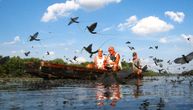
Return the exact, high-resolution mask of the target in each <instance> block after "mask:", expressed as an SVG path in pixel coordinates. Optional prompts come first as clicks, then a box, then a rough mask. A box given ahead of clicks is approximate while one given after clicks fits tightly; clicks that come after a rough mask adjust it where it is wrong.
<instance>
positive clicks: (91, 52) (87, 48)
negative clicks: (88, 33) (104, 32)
mask: <svg viewBox="0 0 193 110" xmlns="http://www.w3.org/2000/svg"><path fill="white" fill-rule="evenodd" d="M83 49H85V50H86V51H87V52H88V53H89V54H90V58H91V57H92V55H93V54H95V53H97V52H98V50H96V51H94V52H93V51H92V44H90V45H89V46H88V47H83Z"/></svg>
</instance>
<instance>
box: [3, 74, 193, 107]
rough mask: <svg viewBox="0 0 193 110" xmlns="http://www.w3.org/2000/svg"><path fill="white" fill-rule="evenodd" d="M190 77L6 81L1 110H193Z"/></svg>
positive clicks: (192, 89) (192, 86) (192, 88)
mask: <svg viewBox="0 0 193 110" xmlns="http://www.w3.org/2000/svg"><path fill="white" fill-rule="evenodd" d="M192 79H193V78H191V77H177V76H173V77H166V76H164V77H144V78H143V79H128V80H126V83H125V84H116V83H112V84H107V85H106V84H103V83H100V82H97V81H83V80H40V81H14V82H12V81H8V82H1V84H0V110H98V109H100V110H129V109H130V110H193V84H192V85H191V83H190V81H191V80H192Z"/></svg>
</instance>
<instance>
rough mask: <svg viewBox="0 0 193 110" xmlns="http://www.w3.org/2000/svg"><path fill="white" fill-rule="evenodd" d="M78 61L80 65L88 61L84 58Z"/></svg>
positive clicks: (79, 58)
mask: <svg viewBox="0 0 193 110" xmlns="http://www.w3.org/2000/svg"><path fill="white" fill-rule="evenodd" d="M76 60H77V61H78V62H79V63H84V62H86V61H87V60H86V59H85V58H84V57H78V58H77V59H76Z"/></svg>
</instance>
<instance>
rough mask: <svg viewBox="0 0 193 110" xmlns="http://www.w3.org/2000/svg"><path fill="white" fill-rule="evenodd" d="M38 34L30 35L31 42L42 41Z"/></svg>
mask: <svg viewBox="0 0 193 110" xmlns="http://www.w3.org/2000/svg"><path fill="white" fill-rule="evenodd" d="M38 34H39V33H38V32H36V33H35V34H34V35H30V40H29V41H30V42H31V41H40V39H37V37H38Z"/></svg>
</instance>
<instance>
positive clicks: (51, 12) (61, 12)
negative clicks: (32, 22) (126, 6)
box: [41, 0, 121, 22]
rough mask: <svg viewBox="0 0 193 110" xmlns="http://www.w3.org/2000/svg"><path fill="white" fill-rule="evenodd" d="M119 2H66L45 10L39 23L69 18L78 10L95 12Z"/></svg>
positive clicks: (76, 0)
mask: <svg viewBox="0 0 193 110" xmlns="http://www.w3.org/2000/svg"><path fill="white" fill-rule="evenodd" d="M119 2H121V0H67V1H66V2H65V3H55V4H53V5H50V6H49V7H48V8H47V11H46V12H45V13H44V15H43V17H42V19H41V21H43V22H49V21H52V20H57V19H58V18H59V17H64V16H69V15H70V14H71V12H72V11H76V10H78V9H86V10H95V9H99V8H102V7H104V6H106V5H108V4H110V3H119Z"/></svg>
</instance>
